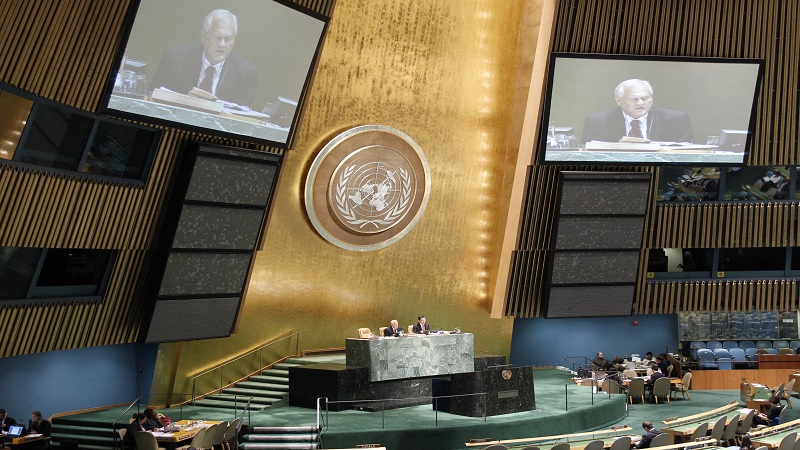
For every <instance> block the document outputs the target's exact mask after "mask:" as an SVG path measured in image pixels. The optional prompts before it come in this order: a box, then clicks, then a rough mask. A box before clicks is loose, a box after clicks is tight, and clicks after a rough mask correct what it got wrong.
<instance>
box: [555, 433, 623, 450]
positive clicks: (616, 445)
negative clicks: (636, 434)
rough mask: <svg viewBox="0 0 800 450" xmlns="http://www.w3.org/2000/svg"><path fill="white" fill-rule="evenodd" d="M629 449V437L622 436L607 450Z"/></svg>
mask: <svg viewBox="0 0 800 450" xmlns="http://www.w3.org/2000/svg"><path fill="white" fill-rule="evenodd" d="M567 445H569V444H567ZM630 448H631V437H630V436H622V437H621V438H619V439H617V440H615V441H614V443H613V444H611V448H610V449H609V450H630Z"/></svg>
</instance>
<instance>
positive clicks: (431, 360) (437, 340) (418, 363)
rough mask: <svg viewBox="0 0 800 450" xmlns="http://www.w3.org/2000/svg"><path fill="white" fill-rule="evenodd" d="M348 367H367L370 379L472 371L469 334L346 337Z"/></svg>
mask: <svg viewBox="0 0 800 450" xmlns="http://www.w3.org/2000/svg"><path fill="white" fill-rule="evenodd" d="M345 357H346V361H347V367H367V368H369V380H370V381H384V380H398V379H403V378H418V377H429V376H434V375H450V374H454V373H467V372H473V371H475V343H474V337H473V335H472V333H459V334H429V335H409V336H405V337H397V338H383V337H377V338H371V339H347V340H346V341H345Z"/></svg>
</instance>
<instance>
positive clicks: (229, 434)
mask: <svg viewBox="0 0 800 450" xmlns="http://www.w3.org/2000/svg"><path fill="white" fill-rule="evenodd" d="M241 426H242V418H241V417H240V418H238V419H236V420H234V421H233V422H231V423H230V425H228V429H227V430H226V431H225V448H227V450H238V448H239V427H241Z"/></svg>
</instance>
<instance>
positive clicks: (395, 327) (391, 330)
mask: <svg viewBox="0 0 800 450" xmlns="http://www.w3.org/2000/svg"><path fill="white" fill-rule="evenodd" d="M401 334H403V329H402V328H400V325H399V324H398V323H397V321H396V320H392V321H391V322H389V326H388V327H386V329H385V330H383V335H384V336H386V337H392V336H399V335H401Z"/></svg>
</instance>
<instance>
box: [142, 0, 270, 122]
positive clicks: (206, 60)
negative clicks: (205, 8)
mask: <svg viewBox="0 0 800 450" xmlns="http://www.w3.org/2000/svg"><path fill="white" fill-rule="evenodd" d="M238 31H239V28H238V24H237V20H236V16H235V15H233V14H231V13H230V12H229V11H227V10H224V9H217V10H214V11H211V12H210V13H209V14H208V15H207V16H206V17H205V19H204V20H203V23H202V29H201V32H200V45H196V46H193V47H181V48H168V49H166V50H164V53H163V55H162V56H161V60H160V61H159V63H158V67H157V68H156V73H155V75H154V76H153V80H152V83H151V85H150V90H153V89H156V88H160V87H165V88H167V89H170V90H172V91H175V92H178V93H181V94H187V93H189V91H191V90H192V88H194V87H198V88H200V89H202V90H204V91H206V92H210V93H212V94H214V95H215V96H217V98H219V99H220V100H224V101H226V102H231V103H236V104H237V105H240V106H248V107H250V106H252V104H253V101H254V99H255V94H256V84H257V81H258V69H257V68H256V66H255V65H254V64H253V63H251V62H250V61H248V60H246V59H244V58H243V57H241V56H239V55H237V54H236V53H233V45H234V42H235V40H236V36H237V33H238Z"/></svg>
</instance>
